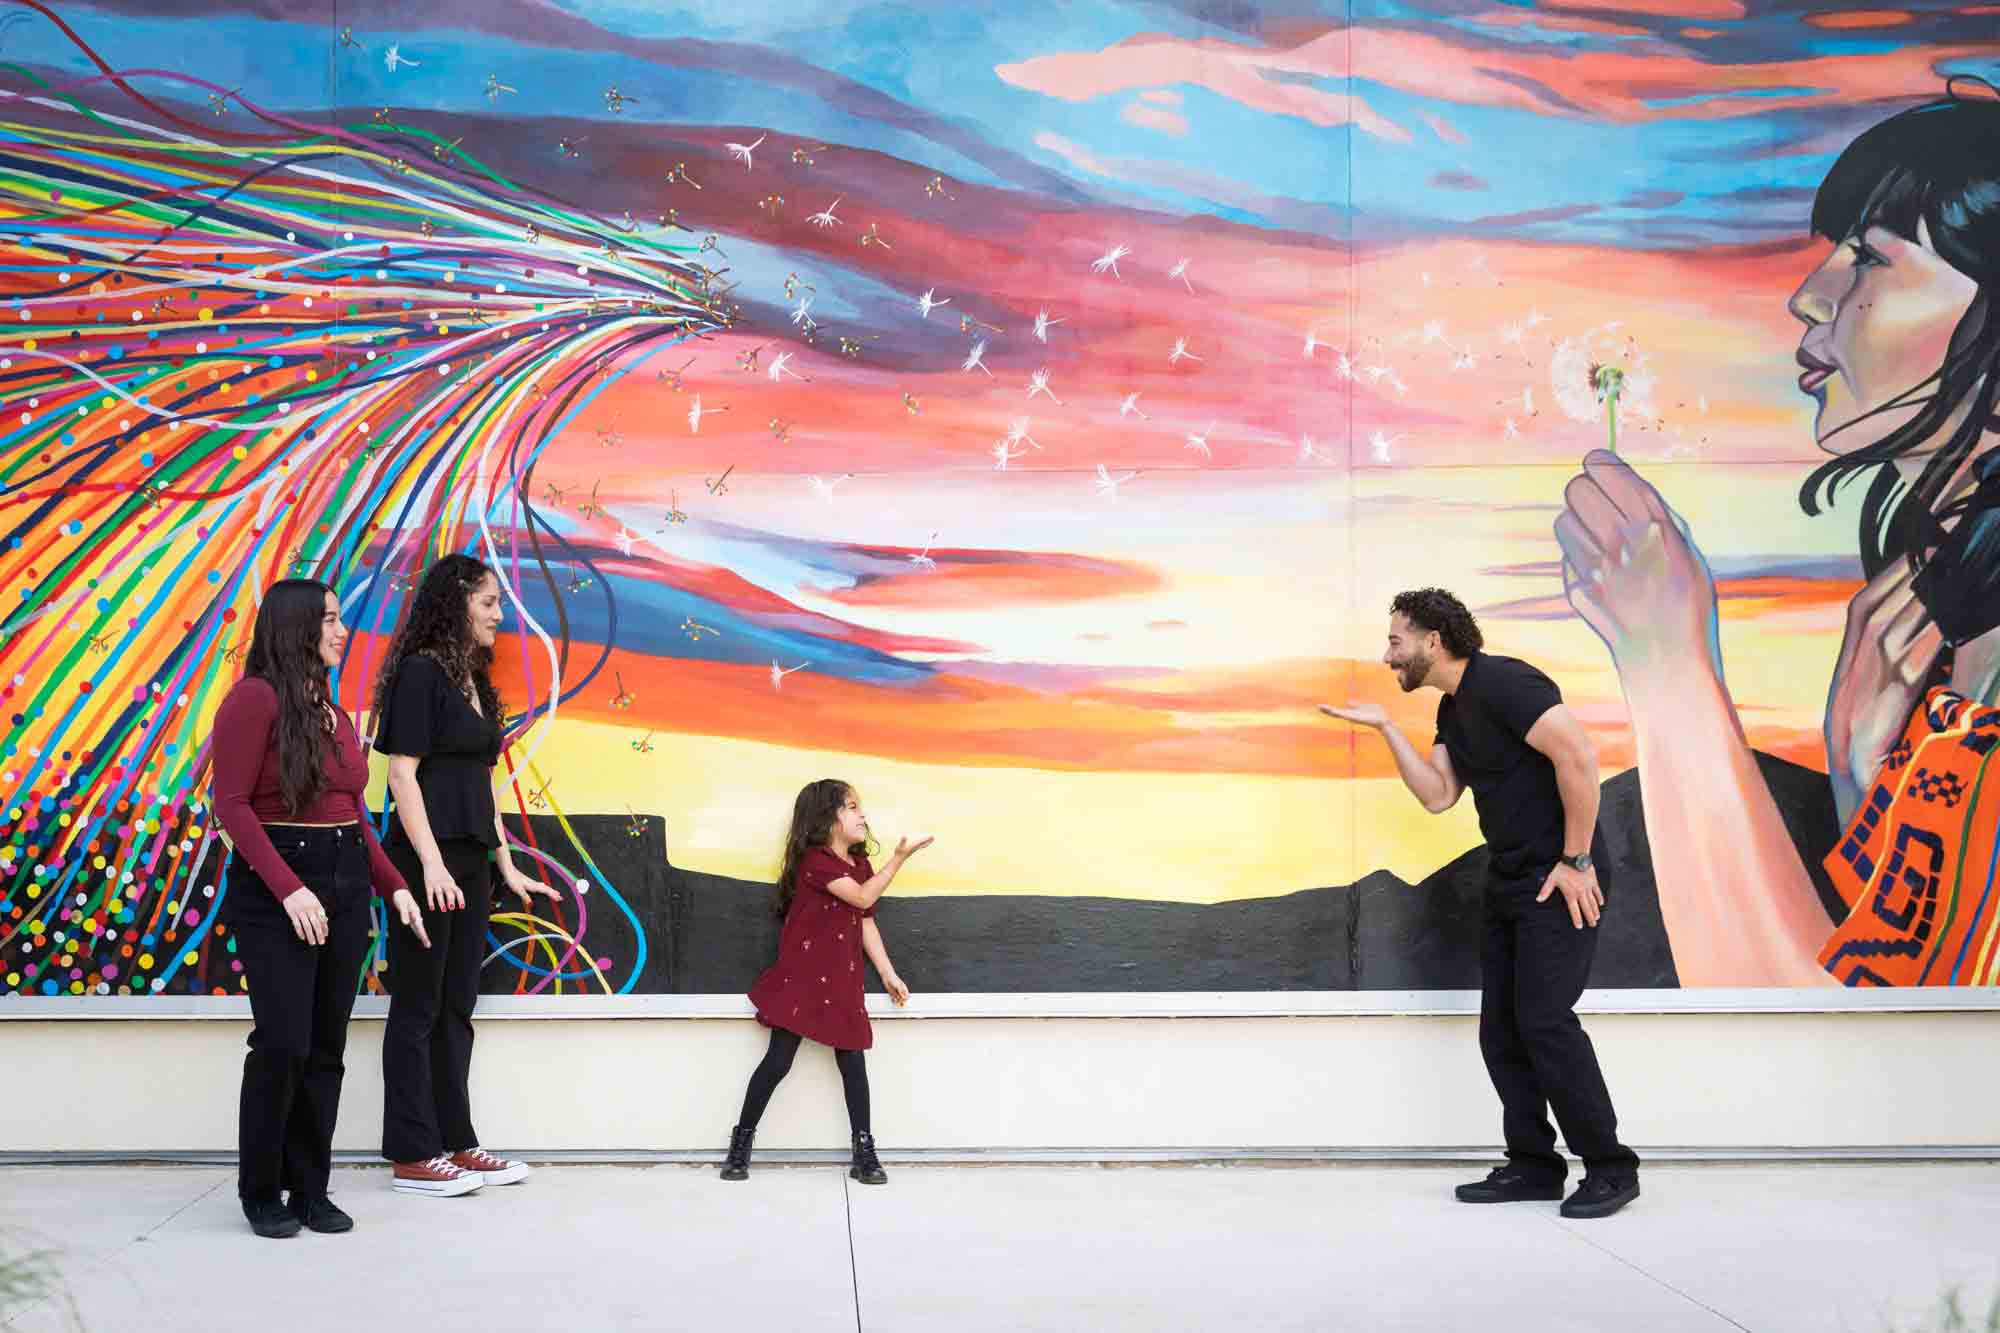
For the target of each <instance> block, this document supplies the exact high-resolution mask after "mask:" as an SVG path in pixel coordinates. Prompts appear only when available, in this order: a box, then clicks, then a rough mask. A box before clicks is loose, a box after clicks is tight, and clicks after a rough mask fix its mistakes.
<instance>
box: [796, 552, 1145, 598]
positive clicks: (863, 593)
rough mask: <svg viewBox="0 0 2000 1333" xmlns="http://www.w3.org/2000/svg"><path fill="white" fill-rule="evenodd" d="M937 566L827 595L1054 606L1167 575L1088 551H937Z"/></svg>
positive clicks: (1139, 589)
mask: <svg viewBox="0 0 2000 1333" xmlns="http://www.w3.org/2000/svg"><path fill="white" fill-rule="evenodd" d="M933 554H934V558H935V559H936V560H937V568H935V569H930V570H923V571H917V570H915V569H914V568H913V569H912V571H911V572H910V573H907V574H900V573H899V574H893V575H890V576H888V577H886V578H870V579H864V580H862V581H861V582H859V583H857V584H855V585H854V586H852V587H849V588H843V589H840V590H838V591H836V592H833V593H830V594H828V598H829V600H831V601H835V602H839V603H840V604H842V605H844V606H899V607H913V606H978V607H984V608H993V607H1001V606H1053V605H1058V604H1061V603H1066V602H1088V601H1091V600H1093V599H1095V598H1099V597H1129V596H1132V595H1135V594H1138V593H1150V592H1157V591H1159V590H1160V589H1161V588H1163V587H1164V586H1166V580H1165V579H1164V578H1163V577H1162V576H1161V575H1160V574H1159V573H1158V572H1156V571H1154V570H1150V569H1145V568H1143V567H1141V566H1138V565H1126V564H1117V563H1114V562H1112V561H1109V560H1096V559H1091V558H1089V557H1086V556H1065V555H1043V556H1035V555H1014V554H1009V553H1004V552H992V553H988V552H973V553H970V554H968V555H965V556H962V557H961V556H954V555H953V554H952V553H951V552H948V551H943V550H939V551H936V552H934V553H933Z"/></svg>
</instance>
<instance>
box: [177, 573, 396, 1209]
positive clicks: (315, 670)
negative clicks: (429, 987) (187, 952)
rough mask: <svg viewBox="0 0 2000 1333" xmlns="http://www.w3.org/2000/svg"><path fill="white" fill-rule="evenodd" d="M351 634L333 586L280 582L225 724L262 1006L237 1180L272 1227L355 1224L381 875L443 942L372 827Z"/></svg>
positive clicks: (257, 1009)
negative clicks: (348, 1191) (339, 671)
mask: <svg viewBox="0 0 2000 1333" xmlns="http://www.w3.org/2000/svg"><path fill="white" fill-rule="evenodd" d="M346 646H347V627H346V626H344V625H342V624H341V623H340V599H339V598H337V597H335V596H334V594H333V590H332V589H331V588H328V587H327V586H326V585H325V584H323V583H318V582H315V581H313V580H311V579H285V580H284V581H282V582H280V583H276V584H273V585H272V586H271V588H270V589H269V590H268V591H266V592H265V594H264V602H263V605H262V606H260V607H259V608H258V610H257V623H256V627H255V628H254V629H252V630H251V634H250V657H249V664H248V667H247V669H246V671H245V673H244V676H243V679H242V680H240V681H238V682H237V683H236V685H235V686H234V688H232V689H231V690H230V691H229V694H228V696H227V697H225V698H224V699H223V701H222V706H221V707H220V708H219V709H217V710H216V714H215V728H214V733H213V735H212V736H211V738H210V746H211V751H212V754H213V756H214V766H215V767H214V783H215V813H216V817H217V818H218V819H219V820H221V822H222V828H223V832H224V833H226V834H227V835H228V837H229V841H230V844H231V847H232V849H233V850H234V852H235V856H234V859H233V860H232V862H231V864H230V868H229V876H228V880H227V882H226V884H225V886H224V891H223V901H222V911H223V915H224V917H225V918H226V919H227V921H228V923H229V927H230V929H231V931H232V932H233V933H234V934H235V937H236V955H237V957H238V958H239V959H241V960H242V963H243V977H244V981H245V982H246V983H247V985H248V987H249V990H250V1013H251V1016H252V1019H253V1025H252V1027H251V1031H250V1054H249V1055H248V1056H247V1057H245V1058H244V1061H243V1091H242V1096H241V1100H240V1104H239V1108H238V1121H237V1181H236V1189H237V1193H238V1195H239V1196H240V1197H241V1199H242V1201H243V1212H244V1215H245V1216H246V1217H248V1218H249V1219H250V1225H251V1227H252V1228H253V1229H254V1230H255V1231H256V1232H257V1234H258V1235H260V1236H271V1237H280V1236H293V1235H297V1234H298V1230H299V1227H300V1226H301V1224H303V1225H305V1226H307V1227H310V1228H311V1229H312V1230H314V1231H346V1230H348V1229H349V1228H351V1227H352V1226H353V1225H354V1222H353V1219H352V1218H350V1217H348V1215H347V1214H346V1213H344V1212H342V1211H341V1210H340V1209H338V1208H336V1207H334V1205H333V1203H332V1202H331V1201H330V1200H329V1199H328V1198H327V1195H326V1189H327V1174H328V1172H329V1170H330V1169H331V1167H332V1162H333V1122H334V1115H335V1113H336V1112H337V1111H338V1110H339V1108H340V1083H341V1075H342V1073H343V1072H344V1069H345V1066H344V1064H343V1055H344V1053H345V1051H346V1048H347V1018H348V1014H349V1013H350V1012H352V1010H353V1008H354V993H355V991H356V989H357V988H358V987H359V985H360V982H361V969H362V967H363V966H364V964H365V963H366V961H367V957H368V937H369V920H370V907H369V886H370V884H373V886H374V889H375V892H377V893H379V894H381V895H382V896H384V897H386V898H389V899H390V900H391V901H392V902H393V903H394V905H395V908H396V913H397V915H398V916H399V917H400V918H401V919H402V920H403V922H404V923H405V924H406V925H407V926H408V927H409V928H410V929H411V930H412V931H413V932H415V935H414V937H415V938H417V939H418V940H419V942H421V943H422V944H423V945H424V947H426V948H428V947H429V943H430V941H429V939H428V938H427V937H425V936H424V935H423V917H422V915H421V913H419V911H418V910H417V903H416V899H415V898H414V897H412V896H411V894H410V890H409V888H408V887H407V886H406V885H405V884H404V882H403V877H402V876H401V875H400V874H398V873H397V872H396V868H395V867H394V866H393V865H391V864H390V863H389V860H388V858H387V857H386V856H384V855H383V853H382V848H381V847H380V846H379V845H378V844H377V843H376V841H375V833H374V831H373V830H372V829H371V828H370V827H369V826H368V812H367V810H366V808H365V807H364V806H363V804H362V790H363V788H365V787H366V786H367V785H368V764H367V761H366V760H364V759H363V758H362V755H361V742H360V738H359V737H358V736H356V735H355V731H354V723H353V722H352V721H351V720H349V718H348V716H347V714H346V713H344V712H342V711H341V710H340V708H339V706H338V705H336V704H335V703H334V702H333V691H332V690H331V688H330V687H329V685H330V681H329V675H328V673H329V671H330V669H331V668H333V667H336V666H338V665H339V664H340V657H341V653H342V651H343V650H344V649H345V648H346ZM281 1189H284V1190H289V1191H290V1192H291V1197H290V1200H289V1202H281V1201H280V1200H279V1191H280V1190H281Z"/></svg>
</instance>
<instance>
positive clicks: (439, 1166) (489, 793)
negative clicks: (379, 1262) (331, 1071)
mask: <svg viewBox="0 0 2000 1333" xmlns="http://www.w3.org/2000/svg"><path fill="white" fill-rule="evenodd" d="M499 632H500V580H499V579H498V578H497V577H495V575H494V573H493V571H492V570H491V569H490V568H488V567H487V566H486V564H485V563H484V562H482V561H479V560H476V559H474V558H473V557H471V556H469V555H448V556H445V557H444V558H443V559H441V560H439V561H437V562H436V563H435V564H433V565H432V566H431V567H430V568H429V569H428V570H426V571H425V573H424V577H423V579H422V581H421V582H419V583H418V584H417V587H416V591H415V592H414V594H413V595H412V596H411V598H410V607H409V614H408V616H407V618H406V619H405V620H404V622H403V627H402V629H401V630H399V631H398V632H397V634H396V638H395V640H394V642H392V643H391V644H390V646H389V651H388V653H387V655H386V656H385V657H384V659H383V663H382V679H381V683H380V685H379V687H378V689H377V694H376V704H375V748H376V749H377V750H378V751H380V752H381V753H383V754H385V755H387V756H388V757H389V794H390V796H391V797H392V798H393V799H394V802H395V811H396V820H395V823H394V825H393V826H392V827H391V828H390V830H389V859H390V860H391V861H392V862H393V863H394V864H395V866H396V868H397V870H399V871H401V872H402V875H403V877H404V878H405V879H407V880H409V881H410V882H411V883H412V884H417V883H421V884H422V885H423V891H424V892H423V896H424V901H423V903H422V905H421V906H422V910H423V916H424V922H425V925H426V926H427V927H428V929H429V931H430V934H431V936H432V937H434V938H435V939H436V940H437V948H436V949H429V948H419V947H416V946H417V945H418V943H419V941H418V940H417V938H416V936H415V935H414V934H413V933H412V932H410V931H406V930H397V929H392V930H391V931H390V932H389V1022H388V1025H387V1027H386V1028H385V1029H384V1031H383V1034H382V1091H383V1108H382V1155H383V1156H384V1157H386V1158H388V1159H389V1160H390V1161H391V1162H393V1163H395V1171H394V1188H396V1189H397V1190H400V1191H402V1192H404V1193H409V1194H420V1195H428V1196H431V1197H433V1198H438V1197H451V1196H454V1195H459V1194H467V1193H470V1192H471V1191H473V1190H476V1189H479V1188H480V1187H481V1186H484V1185H512V1184H516V1183H518V1182H520V1181H522V1180H525V1179H526V1178H527V1176H528V1167H527V1164H526V1163H523V1162H515V1161H509V1160H507V1159H506V1158H502V1157H497V1156H495V1155H494V1154H492V1153H490V1152H487V1151H486V1150H485V1149H484V1148H481V1147H480V1146H479V1135H478V1134H477V1133H476V1132H475V1131H474V1130H473V1127H472V1102H471V1097H470V1094H469V1092H468V1090H467V1080H468V1078H469V1075H470V1071H471V1068H472V1010H473V1006H474V1005H475V1004H477V1003H478V1000H479V970H480V967H481V966H482V965H483V964H484V963H485V961H486V923H487V917H488V914H489V912H490V911H491V909H492V905H493V890H494V888H495V887H496V885H495V883H494V881H495V879H496V871H497V878H498V879H499V881H500V883H501V884H502V885H504V886H505V887H506V888H508V889H511V890H512V891H513V892H514V893H515V894H516V895H517V896H519V898H520V900H521V906H522V909H523V910H526V909H527V907H528V906H529V904H530V895H535V894H539V895H541V896H543V897H547V898H555V897H556V896H557V895H556V891H555V890H554V889H551V888H549V887H547V886H546V885H543V884H539V883H536V882H535V881H534V880H531V879H529V878H528V877H527V876H526V875H524V874H522V873H521V872H520V871H519V870H518V869H516V868H515V866H514V860H513V857H512V855H511V854H510V853H509V851H508V849H507V832H506V829H505V828H503V827H502V826H501V823H500V815H499V811H498V809H497V807H496V806H495V804H494V800H493V766H494V765H495V764H496V763H498V762H499V760H500V746H501V718H502V716H503V714H502V712H501V708H500V695H499V692H498V691H497V690H495V689H494V688H493V677H492V665H493V643H494V640H495V638H496V637H497V636H498V635H499Z"/></svg>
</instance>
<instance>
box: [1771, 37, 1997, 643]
mask: <svg viewBox="0 0 2000 1333" xmlns="http://www.w3.org/2000/svg"><path fill="white" fill-rule="evenodd" d="M1961 83H1970V84H1975V85H1980V86H1983V87H1985V89H1986V92H1987V94H1991V92H1992V89H1991V85H1987V84H1985V82H1984V80H1977V79H1966V78H1964V77H1963V76H1956V77H1954V78H1953V79H1951V80H1950V81H1949V82H1947V83H1946V85H1945V95H1944V97H1942V98H1940V99H1938V100H1937V101H1934V102H1929V103H1926V104H1925V105H1923V106H1920V107H1916V108H1913V109H1912V110H1909V111H1904V112H1901V113H1900V114H1898V115H1895V116H1891V117H1890V118H1889V119H1888V120H1885V121H1883V122H1882V123H1881V124H1879V125H1876V126H1874V127H1872V128H1871V129H1869V130H1867V131H1866V132H1864V133H1863V134H1862V135H1861V137H1859V138H1858V139H1856V140H1855V141H1854V142H1853V143H1852V144H1850V145H1848V148H1847V151H1846V152H1844V153H1842V154H1841V155H1840V157H1839V159H1838V160H1837V161H1836V162H1835V163H1834V164H1833V168H1832V170H1830V171H1829V172H1828V173H1827V175H1826V179H1825V180H1824V181H1822V182H1821V183H1820V187H1819V193H1818V195H1817V196H1816V197H1815V198H1814V200H1813V211H1812V229H1813V232H1814V233H1815V234H1816V235H1819V236H1824V237H1826V238H1827V239H1828V240H1830V241H1833V242H1834V243H1835V244H1836V245H1837V244H1840V243H1842V242H1844V241H1848V240H1851V239H1857V238H1859V237H1860V235H1861V234H1862V233H1863V232H1864V231H1866V230H1867V229H1868V228H1870V227H1883V228H1886V229H1887V230H1889V231H1892V232H1894V233H1896V235H1898V236H1901V237H1903V238H1904V239H1906V240H1909V241H1915V240H1916V239H1917V227H1918V224H1919V223H1920V222H1921V223H1922V224H1923V225H1924V227H1925V229H1926V230H1927V231H1928V233H1929V237H1930V242H1931V245H1932V247H1933V248H1934V249H1935V250H1936V251H1937V253H1938V255H1939V256H1940V257H1941V258H1943V259H1944V261H1945V262H1946V263H1948V264H1950V265H1951V266H1952V267H1953V268H1955V269H1957V270H1958V271H1959V272H1961V273H1963V274H1965V275H1966V276H1967V277H1969V278H1971V279H1972V280H1973V281H1974V282H1976V283H1978V285H1979V290H1978V294H1977V295H1975V296H1974V297H1973V300H1972V305H1971V306H1970V308H1968V309H1967V310H1966V312H1965V315H1964V317H1963V318H1962V319H1961V320H1960V321H1959V325H1958V328H1957V330H1956V331H1955V332H1954V333H1953V335H1952V339H1951V343H1950V345H1949V347H1948V348H1947V350H1946V352H1945V357H1944V364H1942V365H1940V366H1939V367H1938V369H1937V372H1936V373H1935V374H1933V375H1932V376H1931V377H1930V379H1928V380H1926V381H1925V382H1924V383H1922V384H1916V385H1911V386H1910V387H1909V388H1908V389H1906V390H1904V392H1903V393H1902V394H1901V395H1900V396H1899V397H1898V398H1897V399H1895V400H1894V401H1892V402H1891V403H1888V404H1886V405H1884V406H1883V407H1881V408H1878V409H1876V411H1878V412H1886V411H1889V410H1891V409H1894V408H1903V407H1908V406H1910V405H1911V404H1912V403H1915V402H1917V401H1918V400H1919V399H1920V398H1922V397H1923V396H1924V395H1925V394H1929V399H1928V401H1926V402H1924V405H1923V407H1922V408H1921V409H1920V410H1919V411H1918V412H1917V414H1916V416H1915V417H1914V418H1913V419H1912V420H1911V421H1909V422H1908V423H1907V424H1905V425H1903V426H1900V427H1898V428H1897V429H1895V430H1893V431H1890V432H1889V433H1888V434H1887V435H1885V436H1884V437H1883V438H1881V439H1880V440H1877V441H1875V442H1874V443H1872V444H1868V445H1865V446H1863V447H1861V448H1858V449H1855V450H1853V451H1852V452H1850V453H1846V454H1843V455H1841V456H1840V457H1838V458H1835V459H1833V460H1831V461H1830V462H1827V463H1823V464H1821V465H1820V466H1819V468H1818V469H1816V470H1815V471H1814V472H1813V474H1812V476H1810V477H1808V478H1807V479H1806V482H1805V485H1804V486H1803V487H1802V488H1801V489H1800V491H1799V502H1800V504H1802V505H1803V506H1804V507H1805V511H1806V512H1807V513H1808V514H1817V513H1819V512H1820V503H1821V500H1820V497H1821V492H1822V491H1824V493H1825V497H1826V501H1827V503H1831V502H1832V500H1833V498H1834V496H1835V495H1836V494H1837V493H1838V491H1839V489H1840V487H1841V485H1842V484H1843V483H1844V482H1846V481H1847V480H1848V479H1849V478H1851V477H1854V476H1856V475H1858V474H1861V473H1866V472H1873V473H1874V476H1873V478H1872V479H1871V480H1870V482H1869V484H1868V490H1867V493H1866V495H1865V497H1864V498H1863V501H1862V506H1861V533H1860V545H1861V565H1862V569H1863V571H1864V572H1865V573H1866V574H1867V576H1868V577H1870V578H1873V577H1874V576H1875V575H1876V574H1878V573H1880V572H1881V571H1882V570H1883V569H1885V568H1886V567H1888V566H1889V565H1890V564H1892V563H1894V562H1895V561H1896V560H1897V559H1899V558H1901V557H1904V556H1907V557H1909V560H1910V563H1911V565H1912V567H1913V568H1914V569H1915V570H1916V571H1917V573H1916V578H1915V580H1914V581H1913V584H1912V586H1913V588H1914V590H1915V592H1916V595H1917V596H1918V597H1919V598H1920V599H1921V600H1922V601H1923V603H1924V607H1925V609H1926V610H1927V611H1928V612H1929V613H1930V617H1931V619H1932V620H1933V621H1934V622H1936V624H1937V626H1938V628H1939V630H1940V631H1941V632H1942V633H1943V635H1944V638H1945V641H1946V642H1947V643H1949V644H1952V645H1957V644H1960V643H1964V642H1965V641H1966V640H1968V639H1973V638H1977V637H1978V636H1979V635H1981V634H1983V633H1985V632H1986V631H1987V630H1989V629H1992V628H1993V627H1994V626H1995V625H1996V624H2000V450H1988V451H1987V452H1986V454H1985V455H1983V456H1981V457H1978V458H1976V459H1975V458H1974V455H1975V453H1977V451H1978V449H1979V445H1980V442H1981V440H1982V439H1983V438H1984V437H1985V435H1986V432H1987V431H1989V430H1994V429H2000V418H1996V416H1995V402H1996V399H2000V100H1996V98H1995V97H1994V96H1991V95H1966V96H1961V95H1960V94H1959V91H1958V87H1957V85H1959V84H1961ZM1961 410H1965V419H1964V420H1963V421H1961V422H1960V423H1959V424H1958V425H1957V426H1956V427H1954V428H1953V429H1952V430H1951V431H1950V433H1949V435H1948V436H1946V437H1945V438H1944V439H1943V441H1942V443H1939V441H1938V437H1939V434H1940V433H1941V432H1943V431H1944V429H1945V427H1946V426H1947V425H1948V424H1949V423H1950V421H1951V418H1952V417H1953V415H1955V414H1956V413H1958V412H1960V411H1961ZM1868 415H1870V416H1872V415H1873V413H1870V414H1868ZM1867 419H1868V417H1867V416H1863V417H1861V418H1859V419H1857V420H1856V421H1854V422H1851V423H1849V425H1848V426H1843V427H1841V429H1842V430H1845V429H1849V428H1850V427H1851V426H1858V425H1860V424H1861V422H1863V421H1866V420H1867ZM1934 446H1935V448H1936V452H1935V453H1933V454H1931V455H1930V457H1929V458H1928V459H1926V460H1925V463H1924V468H1923V472H1922V473H1921V474H1920V475H1919V476H1918V478H1917V480H1916V481H1915V482H1914V483H1906V482H1905V481H1904V480H1903V477H1902V475H1901V474H1900V473H1899V472H1898V471H1897V470H1896V468H1895V466H1894V462H1895V460H1896V459H1898V458H1901V457H1904V456H1905V455H1908V454H1911V453H1915V452H1916V451H1918V450H1922V449H1928V448H1932V447H1934ZM1968 461H1971V465H1972V472H1973V477H1974V481H1975V483H1976V484H1975V486H1974V489H1973V490H1972V492H1971V493H1970V494H1968V495H1964V496H1961V497H1958V498H1956V499H1947V498H1946V493H1947V491H1948V490H1949V489H1950V488H1952V487H1953V485H1954V483H1956V482H1958V481H1959V479H1960V478H1961V476H1962V474H1963V473H1964V472H1965V470H1966V466H1967V463H1968ZM1947 527H1948V528H1949V529H1950V530H1949V531H1947V530H1946V529H1947Z"/></svg>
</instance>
